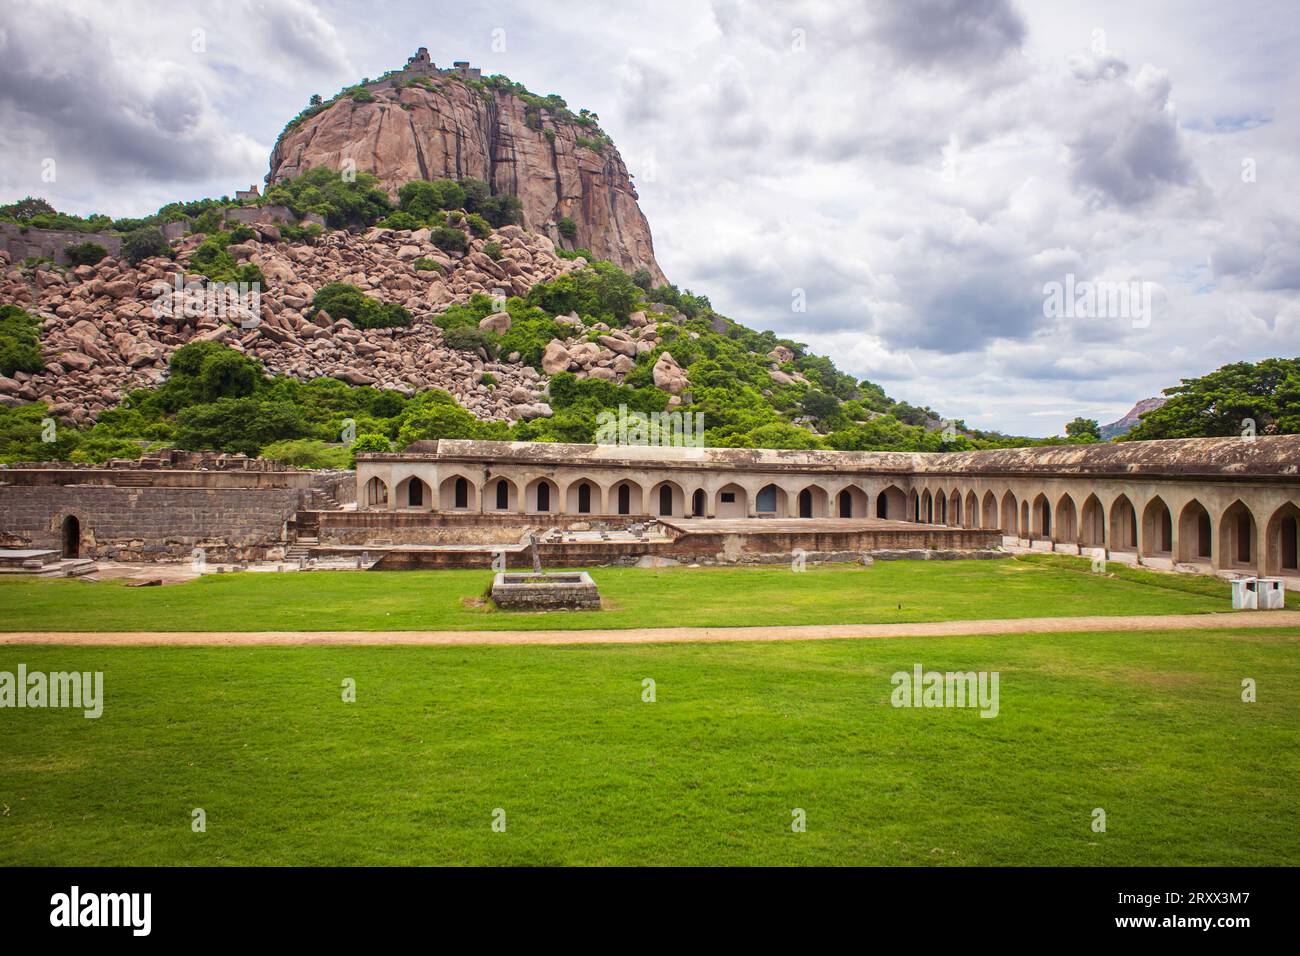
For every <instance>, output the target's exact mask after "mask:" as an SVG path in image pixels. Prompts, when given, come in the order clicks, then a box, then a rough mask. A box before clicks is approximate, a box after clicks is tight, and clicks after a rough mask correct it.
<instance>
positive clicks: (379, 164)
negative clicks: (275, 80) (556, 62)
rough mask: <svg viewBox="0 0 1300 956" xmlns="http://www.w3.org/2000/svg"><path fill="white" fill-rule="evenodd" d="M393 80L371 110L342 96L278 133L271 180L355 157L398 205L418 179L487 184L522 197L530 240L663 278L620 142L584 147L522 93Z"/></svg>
mask: <svg viewBox="0 0 1300 956" xmlns="http://www.w3.org/2000/svg"><path fill="white" fill-rule="evenodd" d="M394 79H397V80H399V81H400V79H401V77H400V76H399V77H394V78H387V79H385V80H382V81H378V82H375V83H372V84H370V85H368V86H367V87H366V90H367V91H368V92H369V93H370V94H371V95H372V97H373V99H371V100H369V101H366V102H358V101H356V100H355V99H353V98H352V97H351V96H344V97H342V98H340V99H338V100H337V101H336V102H334V103H333V105H331V106H329V107H328V108H326V109H324V110H322V111H321V112H319V113H317V114H315V115H314V116H311V117H309V118H307V119H306V120H304V121H303V122H301V123H300V124H298V125H296V126H294V127H293V128H291V129H289V130H287V131H286V132H285V133H284V134H282V135H281V137H280V139H279V140H278V141H277V142H276V144H275V148H274V150H273V151H272V153H271V164H270V173H269V174H268V176H267V182H268V183H272V184H274V183H277V182H280V181H282V180H285V179H288V178H291V177H294V176H297V175H299V174H300V173H302V172H303V171H304V170H307V169H310V168H312V167H316V166H325V167H329V168H331V169H343V168H345V164H346V163H347V162H348V161H349V160H350V161H351V163H353V164H355V166H354V167H353V168H355V169H356V170H357V171H360V172H368V173H373V174H374V175H375V176H377V177H379V180H380V182H381V183H382V184H383V186H384V188H385V189H387V190H388V192H389V193H390V195H392V196H394V197H395V196H396V194H397V189H398V187H400V186H401V185H402V184H403V183H406V182H409V181H411V180H413V179H428V180H432V179H438V178H448V179H460V178H462V177H472V178H474V179H481V180H483V181H485V182H487V183H488V184H489V185H491V187H492V189H493V192H495V193H509V194H512V195H515V196H518V197H519V198H520V200H521V201H522V202H523V215H524V223H523V224H524V226H525V227H527V228H528V229H530V230H531V231H535V232H543V233H545V234H546V235H548V236H550V238H551V239H552V240H553V241H554V242H556V244H557V245H567V246H568V247H570V248H584V249H590V250H591V251H592V252H593V253H594V254H595V255H597V256H599V257H601V258H604V259H609V260H610V261H612V262H615V263H617V264H618V265H619V266H621V267H622V268H624V269H626V270H627V271H629V272H631V271H634V270H636V269H641V268H644V269H648V270H649V271H650V273H651V275H652V276H653V277H654V280H655V281H656V282H663V281H664V276H663V273H662V272H661V271H660V269H659V266H658V264H657V263H656V262H655V257H654V245H653V242H652V241H651V238H650V226H649V224H648V223H647V222H646V218H645V216H644V214H642V212H641V208H640V206H638V205H637V193H636V189H635V188H634V187H633V185H632V180H631V176H630V175H629V174H628V171H627V167H626V166H625V165H624V164H623V159H622V157H621V156H620V155H619V153H618V150H617V149H615V148H614V146H613V144H611V143H608V142H606V143H604V144H603V145H599V144H597V146H598V148H595V147H593V146H591V145H580V144H579V139H580V138H584V134H586V136H587V137H590V136H591V135H592V133H591V132H589V131H587V130H586V129H585V128H584V127H582V126H579V125H577V124H574V123H572V122H563V121H559V120H557V119H556V118H555V117H554V116H553V115H552V111H550V110H547V109H545V108H541V109H538V108H535V107H534V106H530V105H528V104H527V103H525V102H524V100H523V99H521V98H520V97H519V96H517V95H515V94H514V93H510V92H506V91H503V90H495V89H491V88H484V89H476V88H474V87H472V86H470V85H469V84H467V83H465V82H463V81H461V80H459V79H456V78H454V77H447V76H441V77H437V78H435V79H434V80H433V81H432V82H431V83H430V84H429V87H430V88H426V87H425V86H419V85H403V86H401V87H400V88H399V87H396V86H394V82H393V81H394ZM565 217H567V218H570V219H572V220H573V221H574V223H575V224H576V226H577V232H576V234H575V235H574V237H573V238H572V240H566V239H563V238H562V237H561V236H560V233H559V227H558V223H559V220H560V219H561V218H565Z"/></svg>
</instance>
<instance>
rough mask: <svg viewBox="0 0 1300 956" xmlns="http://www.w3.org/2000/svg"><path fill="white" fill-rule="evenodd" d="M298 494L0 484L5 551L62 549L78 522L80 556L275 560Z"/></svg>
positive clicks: (269, 490)
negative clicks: (199, 554)
mask: <svg viewBox="0 0 1300 956" xmlns="http://www.w3.org/2000/svg"><path fill="white" fill-rule="evenodd" d="M303 496H304V492H303V491H302V490H301V489H298V488H255V489H249V488H233V487H226V488H175V487H165V486H164V487H141V488H120V487H113V486H110V485H54V484H46V485H0V520H2V521H3V524H2V525H0V545H3V546H5V547H10V548H61V547H62V545H63V528H64V521H65V519H67V518H69V517H70V518H73V519H75V520H76V522H77V525H78V527H79V531H80V543H79V549H78V550H79V552H80V554H79V556H80V557H88V558H107V559H112V560H118V561H167V560H177V561H179V560H189V559H190V558H191V557H192V553H193V551H194V549H196V548H202V549H204V551H205V554H206V556H207V559H208V560H210V561H237V560H261V559H271V560H275V559H278V558H280V557H281V556H283V553H284V528H285V524H286V522H288V520H289V519H290V518H291V517H292V516H293V514H294V513H295V511H296V510H297V509H298V507H299V506H300V504H301V503H302V499H303Z"/></svg>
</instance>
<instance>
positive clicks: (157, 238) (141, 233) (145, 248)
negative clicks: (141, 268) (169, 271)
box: [122, 226, 172, 266]
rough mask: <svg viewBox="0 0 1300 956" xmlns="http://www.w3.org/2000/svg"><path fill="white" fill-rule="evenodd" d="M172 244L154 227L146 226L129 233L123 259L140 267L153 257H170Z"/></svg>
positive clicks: (125, 242) (123, 245)
mask: <svg viewBox="0 0 1300 956" xmlns="http://www.w3.org/2000/svg"><path fill="white" fill-rule="evenodd" d="M171 252H172V247H171V243H169V242H168V241H167V237H166V236H164V235H163V234H162V233H161V232H159V231H158V230H157V229H156V228H154V227H153V226H144V227H143V228H141V229H136V230H135V231H134V232H131V233H128V234H127V237H126V239H125V240H123V242H122V258H124V259H125V260H126V261H127V262H129V263H131V265H133V266H135V265H139V264H140V263H141V262H143V261H144V260H145V259H148V258H150V257H151V256H170V255H171Z"/></svg>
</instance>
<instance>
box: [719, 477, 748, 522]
mask: <svg viewBox="0 0 1300 956" xmlns="http://www.w3.org/2000/svg"><path fill="white" fill-rule="evenodd" d="M713 513H714V514H715V515H717V516H718V517H719V518H746V517H748V516H749V494H748V493H747V492H746V491H745V489H744V488H742V487H740V485H738V484H736V483H735V482H734V481H733V482H730V483H728V484H725V485H723V486H722V487H721V488H719V489H718V491H717V494H716V495H715V497H714V501H713Z"/></svg>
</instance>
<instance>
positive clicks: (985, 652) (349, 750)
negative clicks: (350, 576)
mask: <svg viewBox="0 0 1300 956" xmlns="http://www.w3.org/2000/svg"><path fill="white" fill-rule="evenodd" d="M1025 573H1028V572H1025ZM846 576H847V575H846ZM809 577H810V579H811V578H812V576H811V575H810V576H809ZM864 580H865V579H864ZM220 583H226V582H220ZM164 593H165V592H164ZM1298 650H1300V634H1297V633H1296V632H1294V631H1290V632H1284V631H1278V630H1270V631H1254V632H1251V631H1241V632H1168V633H1143V634H1140V635H1128V634H1122V633H1109V634H1063V635H1050V636H1024V635H1022V636H1000V637H991V636H990V637H968V638H930V639H895V640H888V641H826V642H802V643H799V642H788V643H776V644H716V645H642V646H608V647H582V648H557V647H495V648H492V647H480V648H319V647H313V648H293V649H279V648H255V649H250V648H244V649H239V648H224V649H218V648H202V649H196V648H184V649H182V648H72V647H62V648H59V647H54V648H51V647H46V648H31V647H27V648H17V647H11V648H3V649H0V669H12V668H13V667H14V666H15V665H16V664H17V662H18V661H22V662H25V663H26V664H27V665H28V666H29V668H31V669H40V670H62V669H73V668H76V669H89V670H102V671H103V672H104V673H105V691H106V697H107V704H106V707H105V713H104V716H103V717H102V718H101V719H100V720H98V721H95V720H86V719H84V718H83V717H82V716H81V715H80V714H79V713H74V712H70V711H51V710H22V711H17V710H11V711H5V712H2V713H0V864H6V865H8V864H128V863H141V864H153V863H161V864H213V863H216V864H220V863H259V864H289V863H326V864H333V863H484V864H531V863H536V864H541V863H590V864H612V863H626V864H667V863H687V864H721V863H744V864H759V863H762V864H779V863H828V864H848V863H865V864H1015V863H1023V864H1228V865H1245V864H1290V865H1295V864H1297V863H1300V829H1298V828H1297V827H1296V826H1295V825H1294V822H1295V820H1296V819H1297V816H1298V815H1300V759H1298V758H1300V745H1298V744H1297V738H1296V735H1295V727H1296V725H1297V718H1298V717H1300V654H1297V651H1298ZM916 662H920V663H922V664H923V665H924V666H925V667H926V668H927V669H930V668H933V669H938V670H950V669H977V670H979V669H994V670H999V671H1000V672H1001V713H1000V715H999V716H998V717H997V718H996V719H993V720H986V719H981V718H980V717H979V716H978V715H977V714H976V713H975V712H974V711H971V710H897V709H894V708H892V707H890V706H889V694H890V690H891V686H890V683H889V676H890V675H891V674H892V673H893V672H894V671H896V670H910V669H911V667H912V665H913V664H914V663H916ZM346 677H351V678H354V679H355V680H356V682H357V689H358V701H357V702H356V703H355V704H344V703H342V702H341V701H340V696H339V687H340V682H341V681H342V680H343V679H344V678H346ZM646 677H652V678H654V680H655V681H656V682H657V695H658V700H657V702H655V703H643V702H642V701H641V687H642V685H641V682H642V679H643V678H646ZM1243 677H1253V678H1255V679H1256V680H1257V681H1258V685H1259V702H1258V703H1255V704H1245V703H1242V702H1241V700H1240V685H1241V680H1242V678H1243ZM194 807H203V808H204V809H205V810H206V811H207V814H208V832H207V833H204V834H194V833H191V831H190V827H189V821H190V811H191V809H192V808H194ZM496 807H502V808H504V809H505V810H506V812H507V821H508V830H507V832H506V833H504V834H498V833H493V832H492V831H491V829H490V826H489V824H490V815H491V813H492V811H493V809H494V808H496ZM793 807H802V808H804V809H805V810H806V811H807V814H808V831H807V832H806V833H803V834H794V833H791V832H790V828H789V824H790V819H791V817H790V811H791V808H793ZM1094 807H1102V808H1104V809H1105V811H1106V813H1107V815H1108V832H1107V833H1105V834H1096V833H1093V832H1092V831H1091V829H1090V821H1091V813H1092V810H1093V808H1094Z"/></svg>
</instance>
